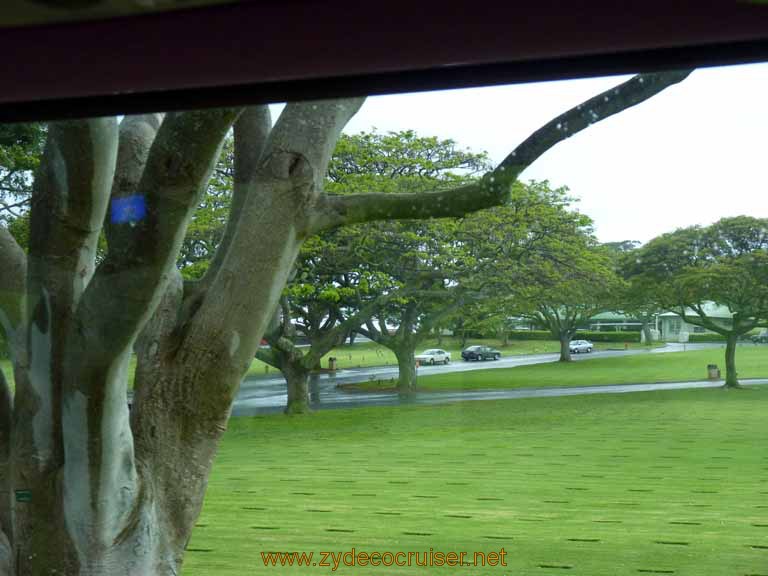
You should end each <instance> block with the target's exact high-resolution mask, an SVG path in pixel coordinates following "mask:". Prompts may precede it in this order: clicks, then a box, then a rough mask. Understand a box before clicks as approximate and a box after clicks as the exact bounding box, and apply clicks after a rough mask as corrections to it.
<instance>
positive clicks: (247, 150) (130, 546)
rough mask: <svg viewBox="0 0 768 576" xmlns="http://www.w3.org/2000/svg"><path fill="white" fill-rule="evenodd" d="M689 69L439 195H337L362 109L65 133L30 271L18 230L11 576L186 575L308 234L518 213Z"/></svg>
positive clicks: (51, 145) (79, 123) (534, 140)
mask: <svg viewBox="0 0 768 576" xmlns="http://www.w3.org/2000/svg"><path fill="white" fill-rule="evenodd" d="M687 74H688V73H687V72H682V73H680V72H674V73H672V72H669V73H660V74H652V75H644V76H642V77H639V78H633V79H632V80H629V81H628V82H626V83H624V84H622V85H621V86H619V87H617V88H615V89H613V90H610V91H609V92H606V93H605V94H604V95H599V96H597V97H595V98H593V99H591V100H589V101H588V102H586V103H585V104H584V105H582V107H580V108H576V109H573V110H571V111H569V112H566V113H565V114H564V115H562V116H561V117H560V118H558V119H555V120H553V121H552V122H550V123H548V124H547V125H545V126H544V127H543V128H542V129H540V130H538V131H537V132H536V133H534V134H533V135H532V136H531V137H530V138H529V139H527V140H526V141H525V142H523V143H522V144H520V145H519V146H518V147H517V148H516V149H515V150H514V151H513V152H512V153H511V154H510V156H509V157H508V158H507V159H506V160H505V161H503V162H502V163H501V164H500V165H499V166H497V167H496V168H495V169H494V170H492V171H491V172H489V173H488V174H486V175H485V176H484V177H483V178H482V179H481V180H480V181H479V182H475V183H471V184H468V185H465V186H459V187H457V188H453V189H450V190H445V191H435V192H430V193H427V194H389V193H385V194H381V193H375V192H373V193H365V194H355V195H349V196H340V195H330V194H327V193H325V192H324V191H323V181H324V177H325V173H326V170H327V167H328V162H329V159H330V155H331V152H332V150H333V148H334V146H335V143H336V141H337V139H338V136H339V134H340V132H341V130H342V128H343V127H344V125H345V124H346V123H347V121H348V120H349V119H350V118H351V117H352V116H353V115H354V114H355V112H356V111H357V110H358V109H359V107H360V105H361V104H362V102H363V100H362V99H358V98H353V99H344V100H334V101H327V102H311V103H290V104H288V105H287V106H286V107H285V109H284V111H283V113H282V114H281V116H280V118H279V120H278V121H277V123H276V124H275V125H274V127H273V126H272V125H271V121H270V119H269V113H268V109H267V108H266V107H265V106H256V107H253V108H248V109H245V110H242V109H220V110H204V111H193V112H179V113H170V114H167V115H165V116H162V115H155V114H150V115H144V116H136V117H126V118H125V119H123V121H122V122H120V124H119V125H118V122H117V119H115V118H98V119H92V120H73V121H62V122H56V123H53V124H50V125H49V126H48V132H47V141H46V145H45V152H44V154H43V159H42V161H41V164H40V167H39V169H38V171H37V173H36V177H35V181H34V185H33V195H32V203H31V224H30V241H29V257H28V258H27V256H26V255H25V253H24V251H23V250H21V249H20V248H19V246H18V244H17V243H16V241H15V240H14V239H13V237H12V236H11V235H10V233H8V231H7V229H6V228H5V227H4V226H0V269H2V270H3V274H2V276H0V294H2V301H1V302H0V306H2V313H1V314H0V318H1V319H2V328H3V330H4V331H5V334H6V337H7V340H8V341H9V342H10V343H11V345H12V356H13V364H14V375H15V390H14V393H13V394H12V392H11V389H10V387H9V386H8V383H7V382H6V380H5V377H4V375H3V374H2V373H0V493H2V494H6V495H10V494H14V493H15V491H16V490H21V491H23V492H22V493H24V494H27V495H29V496H30V498H25V499H24V500H25V501H24V502H17V503H16V505H15V506H13V507H12V506H11V503H10V501H9V500H10V498H7V499H5V500H3V501H2V502H0V531H1V532H2V536H1V537H0V566H1V568H0V570H1V571H2V572H4V573H9V574H14V575H16V576H33V575H34V576H38V575H40V574H53V573H59V574H61V573H63V574H107V573H114V572H116V571H126V570H130V571H133V572H134V573H136V574H155V575H171V574H178V573H179V571H180V567H181V563H182V560H183V556H184V548H185V546H186V543H187V542H188V540H189V537H190V533H191V530H192V527H193V526H194V523H195V520H196V518H197V517H198V514H199V512H200V508H201V506H202V502H203V497H204V493H205V486H206V483H207V479H208V475H209V473H210V469H211V465H212V462H213V459H214V456H215V454H216V450H217V446H218V443H219V440H220V438H221V435H222V434H223V432H224V430H225V428H226V423H227V419H228V416H229V413H230V409H231V405H232V401H233V399H234V396H235V394H236V392H237V389H238V386H239V384H240V381H241V379H242V377H243V375H244V374H245V372H246V370H247V368H248V366H249V365H250V363H251V360H252V359H253V357H254V354H255V352H256V349H257V347H258V345H259V341H260V340H261V337H262V336H263V334H264V332H265V330H266V328H267V326H268V324H269V322H270V319H271V318H272V316H273V311H274V309H275V305H276V304H277V302H278V299H279V297H280V294H281V292H282V290H283V288H284V286H285V284H286V280H287V279H288V276H289V274H290V272H291V269H292V267H293V263H294V261H295V259H296V256H297V254H298V251H299V248H300V246H301V244H302V242H303V241H304V240H305V239H306V238H308V237H309V236H311V235H313V234H317V233H319V232H321V231H322V230H324V229H329V228H334V227H337V226H342V225H346V224H352V223H358V222H364V221H372V220H377V219H394V218H399V219H402V218H425V217H430V216H434V217H452V216H459V215H462V214H465V213H466V212H468V211H472V210H477V209H482V208H487V207H490V206H493V205H497V204H501V203H503V202H504V201H505V200H506V199H507V197H508V194H509V189H510V186H511V184H512V182H513V181H514V180H515V179H516V178H517V176H518V175H519V174H520V172H521V171H522V170H523V169H524V168H525V167H527V166H528V165H529V164H530V163H531V162H533V161H534V160H535V159H536V158H538V157H539V156H540V155H541V154H543V153H544V152H545V151H546V150H548V149H549V148H551V147H552V146H553V145H554V144H556V143H557V142H559V141H561V140H563V139H564V138H565V137H567V136H568V135H570V134H572V133H575V132H577V131H579V130H581V129H583V128H585V127H587V126H588V125H590V124H591V123H593V122H594V120H595V118H596V117H599V118H605V117H607V116H610V115H611V114H614V113H616V112H619V111H620V110H622V109H625V108H627V107H628V106H632V105H634V104H637V103H638V102H640V101H643V100H645V99H646V98H648V97H650V96H652V95H654V94H656V93H658V92H659V91H660V90H663V89H664V88H666V87H667V86H669V85H671V84H674V83H676V82H679V81H681V80H682V79H683V78H685V77H686V76H687ZM563 123H566V124H567V126H568V130H567V132H565V131H563V129H562V127H563ZM233 126H234V147H235V152H234V153H235V173H234V189H233V196H232V202H231V209H230V212H229V219H228V223H227V227H226V229H225V232H224V236H223V238H222V241H221V243H220V244H219V248H218V249H217V251H216V254H215V255H214V257H213V259H212V260H211V263H210V265H209V267H208V269H207V271H206V273H205V274H204V275H203V276H202V277H201V278H200V279H199V280H198V281H196V282H188V283H183V282H182V281H181V275H180V273H179V272H178V269H177V267H176V261H177V258H178V255H179V251H180V248H181V244H182V241H183V238H184V235H185V232H186V228H187V225H188V223H189V221H190V218H191V216H192V214H193V212H194V210H195V209H196V207H197V205H198V204H199V202H200V199H201V197H202V194H203V193H204V191H205V189H206V187H207V184H208V181H209V179H210V176H211V173H212V171H213V169H214V167H215V165H216V161H217V159H218V157H219V153H220V151H221V148H222V146H223V142H224V139H225V137H226V135H227V133H228V132H229V131H230V130H231V129H232V127H233ZM103 228H104V229H105V231H106V238H107V240H108V252H107V254H106V256H105V257H104V258H103V260H101V262H100V263H98V264H97V260H96V255H97V250H96V247H97V243H98V239H99V236H100V234H101V232H102V229H103ZM137 338H138V341H137ZM134 344H136V349H137V370H136V378H135V385H134V397H133V409H132V412H131V413H130V414H129V412H128V407H127V403H126V393H127V382H128V379H127V368H128V365H129V361H130V358H131V354H132V352H133V350H134ZM11 437H12V438H13V442H11V441H10V438H11Z"/></svg>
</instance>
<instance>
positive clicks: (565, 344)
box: [558, 334, 571, 362]
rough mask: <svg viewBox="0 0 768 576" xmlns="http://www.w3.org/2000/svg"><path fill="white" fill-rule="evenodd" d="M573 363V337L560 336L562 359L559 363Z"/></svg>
mask: <svg viewBox="0 0 768 576" xmlns="http://www.w3.org/2000/svg"><path fill="white" fill-rule="evenodd" d="M570 361H571V337H570V336H569V335H567V334H565V335H562V334H561V335H560V359H559V360H558V362H570Z"/></svg>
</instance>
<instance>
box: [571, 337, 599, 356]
mask: <svg viewBox="0 0 768 576" xmlns="http://www.w3.org/2000/svg"><path fill="white" fill-rule="evenodd" d="M570 347H571V354H581V353H582V352H586V353H587V354H589V353H590V352H592V348H594V346H593V345H592V342H590V341H589V340H571V346H570Z"/></svg>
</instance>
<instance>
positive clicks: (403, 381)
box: [393, 346, 416, 395]
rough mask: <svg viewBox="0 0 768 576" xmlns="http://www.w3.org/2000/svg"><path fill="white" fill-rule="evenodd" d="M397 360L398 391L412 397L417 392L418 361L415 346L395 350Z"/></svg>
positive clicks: (400, 347)
mask: <svg viewBox="0 0 768 576" xmlns="http://www.w3.org/2000/svg"><path fill="white" fill-rule="evenodd" d="M393 351H394V353H395V357H396V358H397V370H398V381H397V391H398V392H399V393H400V394H405V395H410V394H413V393H414V392H415V391H416V359H415V358H414V356H415V354H414V346H399V347H396V348H394V349H393Z"/></svg>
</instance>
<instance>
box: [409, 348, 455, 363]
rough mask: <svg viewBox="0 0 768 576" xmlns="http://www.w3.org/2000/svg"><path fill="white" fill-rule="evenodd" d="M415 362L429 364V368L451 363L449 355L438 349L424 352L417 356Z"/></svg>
mask: <svg viewBox="0 0 768 576" xmlns="http://www.w3.org/2000/svg"><path fill="white" fill-rule="evenodd" d="M416 361H417V362H418V363H419V364H429V365H430V366H432V365H435V364H448V363H449V362H450V361H451V355H450V354H449V353H448V352H446V351H445V350H440V348H430V349H429V350H424V352H422V353H421V354H417V355H416Z"/></svg>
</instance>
